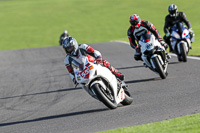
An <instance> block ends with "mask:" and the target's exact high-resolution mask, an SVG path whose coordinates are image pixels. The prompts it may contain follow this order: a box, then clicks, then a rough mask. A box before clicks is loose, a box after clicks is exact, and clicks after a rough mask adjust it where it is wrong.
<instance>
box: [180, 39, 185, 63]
mask: <svg viewBox="0 0 200 133" xmlns="http://www.w3.org/2000/svg"><path fill="white" fill-rule="evenodd" d="M180 49H181V56H182V60H183V62H187V53H186V48H185V45H184V44H183V43H181V44H180Z"/></svg>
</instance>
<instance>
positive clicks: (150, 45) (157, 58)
mask: <svg viewBox="0 0 200 133" xmlns="http://www.w3.org/2000/svg"><path fill="white" fill-rule="evenodd" d="M139 38H140V39H139V42H138V43H139V47H140V50H141V53H142V56H141V57H142V60H143V62H144V65H145V67H148V68H149V69H150V70H152V71H153V72H155V73H156V74H158V75H159V76H160V77H161V78H162V79H165V78H166V77H167V75H168V72H167V67H168V61H167V59H166V53H165V48H164V47H163V46H162V45H161V44H160V43H159V42H158V40H157V39H155V36H154V35H153V34H152V33H147V32H145V33H143V34H142V35H141V36H140V37H139Z"/></svg>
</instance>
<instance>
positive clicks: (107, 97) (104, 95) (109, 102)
mask: <svg viewBox="0 0 200 133" xmlns="http://www.w3.org/2000/svg"><path fill="white" fill-rule="evenodd" d="M91 88H92V90H93V91H94V92H95V94H96V96H97V98H98V99H99V100H100V101H101V102H103V103H104V104H105V105H106V106H107V107H108V108H110V109H116V108H117V103H116V102H115V99H114V92H113V91H112V89H110V88H108V87H107V88H106V90H105V89H104V88H103V87H102V86H101V85H100V84H94V85H93V86H92V87H91Z"/></svg>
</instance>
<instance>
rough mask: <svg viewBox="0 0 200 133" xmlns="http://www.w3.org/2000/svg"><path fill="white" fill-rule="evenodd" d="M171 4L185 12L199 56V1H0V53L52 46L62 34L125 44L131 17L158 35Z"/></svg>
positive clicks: (193, 53)
mask: <svg viewBox="0 0 200 133" xmlns="http://www.w3.org/2000/svg"><path fill="white" fill-rule="evenodd" d="M172 2H173V3H174V4H177V6H178V9H179V10H180V11H184V12H185V13H186V15H187V17H188V18H189V20H190V21H191V23H192V27H193V30H194V31H195V33H196V38H195V39H196V41H195V43H193V50H191V52H190V54H191V55H200V52H199V50H200V46H199V44H200V37H199V36H198V33H200V25H199V21H200V17H199V16H200V13H199V5H200V1H199V0H190V1H186V0H184V1H180V0H173V1H171V0H140V1H134V0H0V18H1V21H0V50H9V49H23V48H34V47H46V46H57V45H58V39H59V36H60V34H61V33H62V32H63V30H64V29H66V30H68V31H69V33H70V35H72V36H74V37H75V38H76V39H77V41H78V42H79V43H97V42H107V41H110V40H124V41H128V39H127V35H126V34H127V29H128V27H129V22H128V19H129V16H130V15H131V14H134V13H137V14H139V16H140V17H141V19H143V20H149V21H150V22H152V23H153V24H154V25H155V26H156V28H157V29H158V30H159V32H160V33H161V35H162V36H163V35H164V33H163V25H164V18H165V15H166V14H168V11H167V8H168V5H169V4H171V3H172Z"/></svg>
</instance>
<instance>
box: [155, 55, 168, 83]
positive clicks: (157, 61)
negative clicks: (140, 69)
mask: <svg viewBox="0 0 200 133" xmlns="http://www.w3.org/2000/svg"><path fill="white" fill-rule="evenodd" d="M152 61H153V63H154V65H155V67H156V71H157V72H158V73H159V75H160V77H161V78H162V79H166V77H167V75H166V73H165V72H164V70H163V67H162V65H161V64H160V61H159V60H158V57H155V58H152Z"/></svg>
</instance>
